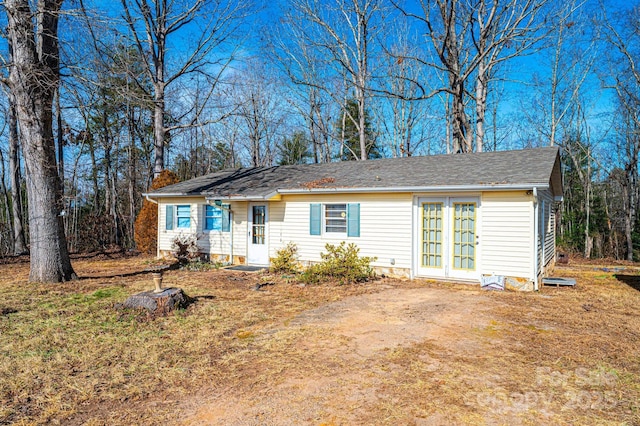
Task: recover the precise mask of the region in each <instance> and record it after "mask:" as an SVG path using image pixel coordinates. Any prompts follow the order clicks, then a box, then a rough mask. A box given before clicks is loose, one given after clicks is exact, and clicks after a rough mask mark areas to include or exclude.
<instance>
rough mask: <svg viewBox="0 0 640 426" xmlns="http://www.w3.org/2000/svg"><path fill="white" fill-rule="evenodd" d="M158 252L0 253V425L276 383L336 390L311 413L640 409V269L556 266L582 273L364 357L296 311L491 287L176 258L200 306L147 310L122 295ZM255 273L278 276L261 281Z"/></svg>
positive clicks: (138, 414) (120, 418)
mask: <svg viewBox="0 0 640 426" xmlns="http://www.w3.org/2000/svg"><path fill="white" fill-rule="evenodd" d="M148 264H149V259H147V258H142V257H140V258H129V259H107V260H104V259H103V260H100V261H94V260H91V259H87V260H79V261H76V262H75V263H74V267H75V268H76V270H77V272H78V273H79V274H80V275H81V276H93V277H94V278H90V279H83V280H80V281H78V282H73V283H66V284H61V285H34V284H27V283H26V279H27V275H28V270H27V269H28V265H25V264H18V265H0V291H1V293H2V299H1V300H0V312H2V315H0V424H5V423H16V424H45V423H60V424H90V425H92V424H95V425H98V424H141V423H144V424H161V423H167V422H168V423H170V424H173V423H177V422H179V421H180V419H181V417H182V415H183V413H184V412H185V411H192V412H193V411H198V409H199V406H200V405H201V404H202V403H205V402H207V400H215V398H217V396H219V395H221V394H229V395H230V398H232V399H236V398H238V399H239V400H242V399H244V400H252V399H253V400H255V399H260V398H264V399H265V406H266V401H267V399H268V398H270V397H271V396H278V395H280V398H281V399H283V400H286V401H287V402H288V403H289V404H290V405H289V406H288V408H287V409H290V410H293V409H294V407H301V408H299V410H300V411H301V412H302V411H304V409H305V407H306V405H308V404H311V403H315V402H318V403H320V402H322V405H321V406H322V409H321V410H319V411H318V410H316V411H314V412H313V413H312V414H309V415H308V416H307V417H304V416H303V417H300V418H299V420H300V422H302V423H308V424H321V423H325V424H350V423H353V422H354V421H355V422H357V423H360V424H389V425H391V424H541V423H544V424H640V412H639V410H640V408H639V407H638V402H637V401H638V400H640V367H639V366H640V351H639V350H638V348H639V347H640V314H639V312H638V306H639V302H640V291H638V288H634V287H633V285H635V284H634V283H637V281H634V280H635V279H636V278H634V276H637V275H638V271H636V270H631V269H629V268H628V269H627V270H626V271H625V272H619V275H618V276H619V278H621V279H622V280H624V281H621V280H620V279H617V278H616V275H615V274H616V272H611V271H603V270H601V269H600V267H599V266H598V265H586V264H584V265H575V266H574V265H572V266H571V267H570V268H564V269H559V270H558V275H566V276H572V277H577V278H578V282H579V286H578V287H577V288H575V289H562V288H561V289H555V288H545V289H543V290H542V291H541V292H539V293H527V294H524V293H509V292H504V293H498V292H491V293H484V294H483V296H484V297H483V302H481V305H479V306H478V314H477V315H476V314H473V313H471V314H470V315H468V318H466V319H465V321H466V322H467V323H466V325H465V327H467V328H465V330H466V331H465V333H464V334H463V335H460V334H459V333H458V332H457V331H456V330H452V331H451V332H450V333H449V334H441V335H439V337H438V338H433V339H427V340H425V341H423V342H419V343H416V344H410V345H401V346H398V347H395V348H389V349H388V350H385V351H382V352H378V353H376V354H375V355H374V356H367V357H361V356H355V355H354V354H351V353H345V351H344V348H345V347H347V345H348V344H349V343H350V338H348V337H345V336H344V335H341V334H339V333H334V332H331V331H330V330H328V329H326V328H322V327H314V326H312V325H304V324H302V325H299V324H298V325H297V326H293V325H292V324H293V323H292V321H294V320H296V321H297V318H299V315H300V314H301V313H302V312H304V311H306V310H308V309H311V308H315V307H319V306H323V305H326V304H328V303H330V302H334V301H337V300H341V299H344V298H345V297H348V296H353V295H359V294H365V293H373V292H377V291H381V290H383V289H385V288H390V287H399V288H407V287H421V288H422V287H424V288H425V289H427V288H428V287H434V288H437V289H439V290H441V291H445V292H452V293H456V294H458V293H460V294H462V295H463V296H465V297H469V298H472V297H475V295H476V294H477V291H475V289H472V288H470V287H469V286H458V285H452V284H438V283H433V282H431V283H423V282H401V281H391V280H385V281H377V282H373V283H368V284H365V285H357V286H332V285H322V286H311V287H309V286H307V287H299V286H298V285H297V284H296V283H295V282H292V281H291V280H290V279H288V278H287V277H274V276H264V275H256V274H246V273H231V272H225V271H211V272H188V271H170V272H167V273H166V274H165V283H164V284H165V286H180V287H182V288H183V289H184V290H185V292H186V293H187V294H189V295H190V296H193V297H196V298H197V302H196V303H195V304H193V305H191V306H190V307H189V308H188V309H187V310H185V311H181V312H177V313H175V314H171V315H168V316H166V317H161V318H157V319H155V320H147V319H145V318H140V317H136V316H135V315H128V314H122V313H120V312H118V311H116V310H115V309H113V305H114V304H115V303H117V302H121V301H123V300H124V299H125V298H126V297H127V296H128V295H130V294H133V293H137V292H139V291H142V290H148V289H150V288H151V287H152V285H153V284H152V282H151V278H150V277H149V276H148V275H146V274H135V272H139V271H142V270H144V268H145V267H147V266H148ZM289 281H291V282H289ZM258 282H276V284H275V285H270V286H266V287H264V290H265V291H252V288H253V287H255V284H256V283H258ZM625 282H626V283H625ZM627 283H628V284H627ZM12 311H15V312H12ZM480 318H484V321H481V320H480ZM310 383H315V384H316V385H315V386H316V388H310V386H311V385H310ZM292 389H293V390H294V392H291V390H292ZM324 394H326V395H324ZM322 395H324V396H322ZM321 397H322V398H321ZM320 399H322V401H320ZM189 400H191V401H200V402H195V403H186V402H185V401H189ZM307 411H309V410H307ZM309 412H310V411H309ZM272 420H273V419H272ZM265 422H267V421H265ZM421 422H423V423H421ZM267 423H268V422H267Z"/></svg>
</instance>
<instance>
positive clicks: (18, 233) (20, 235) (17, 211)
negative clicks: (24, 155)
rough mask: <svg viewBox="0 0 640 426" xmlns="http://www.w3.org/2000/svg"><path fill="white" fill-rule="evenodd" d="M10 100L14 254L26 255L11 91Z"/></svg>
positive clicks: (10, 170)
mask: <svg viewBox="0 0 640 426" xmlns="http://www.w3.org/2000/svg"><path fill="white" fill-rule="evenodd" d="M7 92H8V93H7V95H8V96H7V97H8V100H9V116H8V120H9V175H10V178H9V182H10V184H11V211H12V218H13V254H15V255H20V254H26V253H27V252H28V250H27V243H26V238H25V232H24V226H23V218H22V190H21V189H22V178H21V175H20V152H19V151H20V141H19V139H18V118H17V117H16V107H15V102H14V99H13V93H12V92H11V90H8V91H7Z"/></svg>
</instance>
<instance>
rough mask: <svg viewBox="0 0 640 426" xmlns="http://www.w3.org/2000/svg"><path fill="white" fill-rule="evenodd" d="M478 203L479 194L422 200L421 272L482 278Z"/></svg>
mask: <svg viewBox="0 0 640 426" xmlns="http://www.w3.org/2000/svg"><path fill="white" fill-rule="evenodd" d="M478 204H479V199H478V198H476V197H471V198H452V197H443V198H420V199H419V200H418V215H417V220H418V230H417V231H418V232H417V245H418V247H417V257H418V260H417V275H420V276H425V277H447V278H461V279H479V276H480V275H479V271H478V265H477V263H478V249H479V246H478V234H477V222H478Z"/></svg>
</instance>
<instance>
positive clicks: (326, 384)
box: [186, 288, 490, 425]
mask: <svg viewBox="0 0 640 426" xmlns="http://www.w3.org/2000/svg"><path fill="white" fill-rule="evenodd" d="M489 300H490V299H487V298H486V297H484V295H482V294H480V293H479V292H472V291H464V292H459V291H452V290H451V289H441V288H410V289H397V288H391V289H387V290H384V291H382V292H380V293H375V294H365V295H360V296H352V297H348V298H346V299H343V300H341V301H338V302H334V303H331V304H328V305H325V306H322V307H320V308H317V309H313V310H309V311H306V312H304V313H302V314H300V315H298V316H297V317H296V318H294V319H293V320H291V321H290V322H289V323H288V325H287V326H283V327H281V328H274V329H272V330H268V331H267V332H266V333H265V334H264V335H263V336H260V337H259V338H260V339H264V340H269V339H270V338H272V336H274V335H275V336H278V335H279V334H287V335H295V336H297V337H296V343H295V350H296V351H303V352H307V353H308V358H307V359H305V364H312V365H314V366H319V365H323V366H325V369H323V371H320V372H311V371H308V372H307V371H305V368H304V365H302V366H299V367H298V368H296V369H295V370H296V371H295V372H293V371H292V372H291V373H292V374H280V375H278V376H279V377H278V378H277V379H276V380H275V383H273V384H267V385H266V386H264V387H263V386H260V387H256V388H252V389H248V390H249V392H247V390H246V389H245V390H244V391H241V392H236V391H235V390H234V389H233V388H226V389H222V390H221V391H218V392H217V394H215V395H212V396H211V397H210V398H208V399H209V401H207V404H206V405H205V406H204V407H197V408H195V411H196V413H195V414H194V415H193V416H192V417H190V418H188V419H187V420H186V423H187V424H225V425H263V424H282V425H285V424H301V423H309V424H322V423H325V424H332V423H340V424H358V423H361V421H363V419H367V418H370V412H369V410H370V406H371V405H372V404H375V405H378V404H381V403H385V401H384V392H383V393H382V394H381V393H380V391H381V390H384V387H386V386H393V380H392V377H393V372H394V370H396V369H398V368H402V367H401V366H398V365H394V363H393V362H392V360H391V358H393V354H394V352H395V351H398V350H401V349H402V348H409V347H412V346H414V345H416V344H420V343H424V342H427V341H435V342H438V345H441V346H443V347H447V348H448V349H449V350H451V351H455V352H457V353H460V354H465V355H469V356H473V355H474V354H478V352H479V351H481V350H482V347H481V346H483V345H482V343H481V342H478V341H477V339H473V338H471V336H470V335H473V334H474V333H473V330H474V328H485V327H487V325H488V324H489V322H490V320H489V317H488V316H487V313H486V310H487V307H486V304H487V302H489ZM282 355H283V356H284V357H286V354H282ZM425 361H427V362H428V363H429V366H428V369H429V370H431V371H432V372H433V373H434V374H436V375H437V374H438V372H439V371H440V372H441V370H442V368H441V366H440V361H439V360H438V359H435V358H431V357H429V358H425ZM285 368H286V367H285ZM285 371H286V370H285ZM425 397H428V396H427V395H425ZM388 402H389V403H393V401H388ZM371 420H372V421H375V422H377V420H375V419H371ZM378 420H379V421H380V422H384V419H382V418H380V419H378ZM416 420H418V419H416Z"/></svg>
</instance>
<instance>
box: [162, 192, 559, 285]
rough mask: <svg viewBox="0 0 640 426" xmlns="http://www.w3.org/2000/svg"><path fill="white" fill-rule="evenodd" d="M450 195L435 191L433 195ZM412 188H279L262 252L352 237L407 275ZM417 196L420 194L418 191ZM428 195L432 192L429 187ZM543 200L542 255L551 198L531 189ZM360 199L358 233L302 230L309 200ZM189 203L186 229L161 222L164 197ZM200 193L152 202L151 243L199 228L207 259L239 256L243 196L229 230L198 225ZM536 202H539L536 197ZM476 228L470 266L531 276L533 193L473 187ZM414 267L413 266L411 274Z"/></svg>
mask: <svg viewBox="0 0 640 426" xmlns="http://www.w3.org/2000/svg"><path fill="white" fill-rule="evenodd" d="M447 195H452V196H457V195H454V194H437V196H440V197H442V196H447ZM415 196H417V195H416V194H411V193H403V194H323V195H320V194H309V195H306V194H305V195H283V196H282V199H281V200H280V201H275V200H274V201H269V202H264V204H267V205H268V224H267V236H268V245H269V247H268V248H269V257H274V256H275V255H276V251H277V250H278V249H280V248H282V247H284V246H285V245H286V244H287V243H289V242H294V243H296V245H297V247H298V255H299V259H300V261H301V262H302V263H304V264H309V263H311V262H319V261H320V260H321V258H320V253H321V252H324V251H325V245H326V244H327V243H330V244H339V243H340V242H341V241H346V242H347V243H351V242H353V243H355V244H356V245H357V246H358V247H359V248H360V255H361V256H371V257H377V260H376V261H375V262H374V263H373V266H376V267H378V268H381V269H382V270H388V271H389V272H391V273H395V274H404V275H410V274H411V268H412V264H413V261H414V256H418V253H413V251H414V243H413V240H414V238H415V235H416V232H417V229H416V227H417V226H420V223H414V211H413V210H414V205H413V204H414V197H415ZM419 196H420V197H422V196H426V195H424V194H420V195H419ZM434 196H436V195H434ZM542 199H544V200H545V202H544V204H545V207H544V222H545V223H544V224H543V226H544V228H545V229H544V230H545V231H547V230H549V231H550V232H545V235H544V241H545V243H544V247H545V252H544V260H546V262H547V263H548V262H549V261H550V260H551V258H552V257H553V256H554V253H555V236H554V233H553V230H554V220H555V219H554V217H553V212H554V210H553V199H552V197H551V193H550V192H548V191H543V192H541V193H539V201H541V200H542ZM316 203H319V204H332V203H340V204H343V203H344V204H348V203H359V204H360V237H347V236H346V235H341V236H335V235H331V234H325V233H324V232H322V233H321V235H310V232H309V221H310V205H311V204H316ZM167 204H172V205H184V204H190V205H191V228H190V229H189V230H181V229H173V230H166V229H165V214H166V207H165V206H166V205H167ZM205 204H206V201H205V199H204V198H203V197H202V198H197V197H191V198H178V197H176V198H163V199H160V201H159V204H158V230H159V232H158V249H159V251H162V252H167V251H170V250H171V241H172V240H173V238H175V236H176V235H178V234H180V233H181V232H182V233H186V232H191V233H196V234H197V235H198V236H199V240H198V244H199V246H200V247H201V250H202V252H204V253H209V254H210V255H211V257H212V259H216V258H217V257H218V256H220V257H222V258H224V259H226V258H227V256H228V255H229V253H230V249H231V247H230V246H231V243H233V254H234V257H235V258H234V260H235V261H236V263H237V262H240V263H245V257H246V255H247V244H248V239H247V232H248V228H247V226H248V224H247V213H248V206H249V203H247V202H232V203H230V204H231V210H232V212H233V215H232V224H231V230H232V233H229V232H221V231H203V229H202V224H203V223H204V220H203V219H204V217H203V216H204V207H203V206H204V205H205ZM539 205H540V207H541V205H542V203H541V202H540V204H539ZM478 215H479V216H478V219H479V221H478V224H479V228H478V230H477V235H478V238H479V243H480V250H479V258H478V262H477V268H478V272H479V273H481V274H483V275H492V274H495V275H504V276H507V277H518V278H525V279H529V280H533V279H534V276H535V272H534V269H535V265H534V258H535V250H536V247H534V245H535V244H534V237H535V222H534V221H535V220H539V218H540V216H539V217H538V218H536V217H535V209H534V203H533V196H532V195H527V194H526V192H525V191H511V192H483V193H482V194H481V195H480V207H479V211H478ZM541 247H542V244H541V243H540V244H539V247H538V249H539V254H540V256H539V257H538V259H539V263H542V261H543V258H542V256H541V254H542V248H541ZM415 272H416V271H413V274H415Z"/></svg>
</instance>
